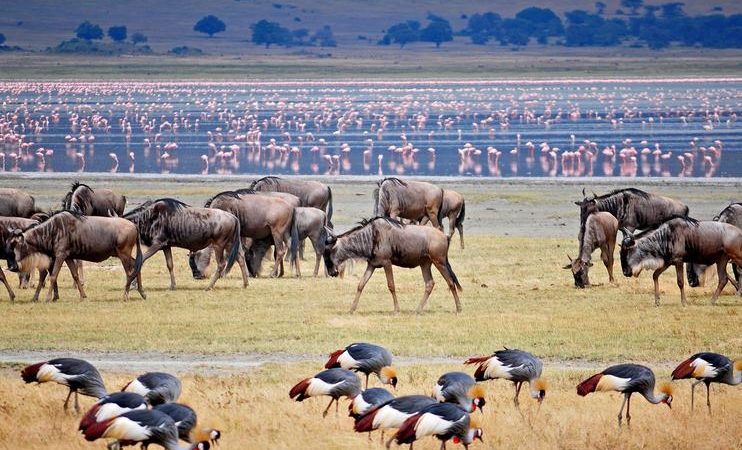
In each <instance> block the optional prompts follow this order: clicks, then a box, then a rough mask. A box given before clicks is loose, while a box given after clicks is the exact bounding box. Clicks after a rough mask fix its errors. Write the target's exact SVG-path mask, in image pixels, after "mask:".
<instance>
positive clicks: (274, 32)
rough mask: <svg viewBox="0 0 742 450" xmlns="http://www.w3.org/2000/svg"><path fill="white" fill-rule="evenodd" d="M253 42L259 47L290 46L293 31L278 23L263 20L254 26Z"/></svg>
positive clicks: (252, 27)
mask: <svg viewBox="0 0 742 450" xmlns="http://www.w3.org/2000/svg"><path fill="white" fill-rule="evenodd" d="M250 29H251V30H252V41H253V43H255V44H257V45H261V44H264V45H265V48H269V47H270V46H271V44H276V45H288V44H290V43H291V31H289V30H288V29H287V28H284V27H282V26H281V25H279V24H278V23H276V22H269V21H267V20H265V19H262V20H260V21H258V22H256V23H254V24H252V25H250Z"/></svg>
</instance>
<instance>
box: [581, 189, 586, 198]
mask: <svg viewBox="0 0 742 450" xmlns="http://www.w3.org/2000/svg"><path fill="white" fill-rule="evenodd" d="M582 198H587V195H586V194H585V188H582Z"/></svg>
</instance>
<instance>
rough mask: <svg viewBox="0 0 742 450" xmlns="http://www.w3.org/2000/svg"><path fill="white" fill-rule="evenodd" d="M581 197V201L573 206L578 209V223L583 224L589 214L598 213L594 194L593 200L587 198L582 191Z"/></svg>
mask: <svg viewBox="0 0 742 450" xmlns="http://www.w3.org/2000/svg"><path fill="white" fill-rule="evenodd" d="M582 195H583V198H582V200H580V201H578V202H575V205H577V206H579V207H580V223H585V220H586V219H587V217H588V216H589V215H590V214H592V213H594V212H597V211H598V204H597V203H596V201H595V198H596V197H597V196H596V195H595V194H593V198H587V196H586V195H585V190H584V189H583V190H582Z"/></svg>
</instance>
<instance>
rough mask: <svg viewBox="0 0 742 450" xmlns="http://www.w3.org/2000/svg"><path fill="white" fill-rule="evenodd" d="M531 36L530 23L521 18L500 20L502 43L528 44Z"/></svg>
mask: <svg viewBox="0 0 742 450" xmlns="http://www.w3.org/2000/svg"><path fill="white" fill-rule="evenodd" d="M530 37H531V24H530V23H529V22H526V21H525V20H522V19H505V20H503V21H502V35H501V36H500V43H501V44H502V45H507V44H512V45H528V41H529V40H530Z"/></svg>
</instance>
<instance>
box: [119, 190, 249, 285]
mask: <svg viewBox="0 0 742 450" xmlns="http://www.w3.org/2000/svg"><path fill="white" fill-rule="evenodd" d="M124 218H125V219H128V220H130V221H132V222H134V224H136V226H137V228H138V229H139V235H140V236H141V239H142V242H143V243H144V245H146V246H148V247H149V248H148V249H147V252H146V253H145V254H144V261H146V260H147V259H149V258H150V257H151V256H152V255H154V254H155V253H157V252H158V251H160V250H162V252H163V253H164V254H165V262H166V264H167V269H168V271H169V272H170V289H175V273H174V272H173V254H172V251H171V247H180V248H185V249H187V250H190V251H191V252H196V251H198V250H201V249H204V248H206V247H208V246H210V245H212V246H214V250H215V253H216V261H217V270H216V271H215V272H214V274H213V275H212V277H211V282H210V283H209V286H208V287H207V288H206V289H207V290H209V289H211V288H213V287H214V284H216V280H218V279H219V278H220V277H222V276H225V275H226V274H227V273H229V270H230V269H231V268H232V265H233V264H234V262H235V261H237V260H238V259H241V258H240V256H241V255H240V253H241V249H242V245H241V243H240V221H239V220H238V219H237V218H236V217H235V216H234V215H233V214H231V213H229V212H226V211H222V210H219V209H211V208H195V207H191V206H188V205H186V204H185V203H183V202H181V201H179V200H175V199H172V198H161V199H159V200H155V201H147V202H145V203H143V204H142V205H141V206H139V207H137V208H134V209H132V210H131V211H129V212H127V213H126V214H124ZM241 268H242V269H243V274H242V276H243V279H242V281H243V286H247V278H246V270H247V269H244V261H243V264H241Z"/></svg>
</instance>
